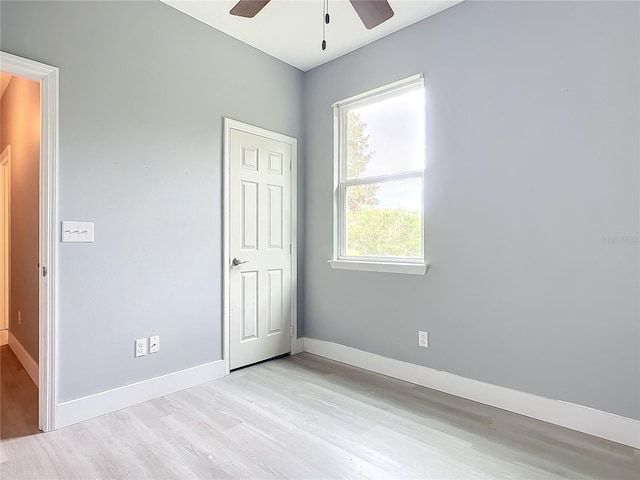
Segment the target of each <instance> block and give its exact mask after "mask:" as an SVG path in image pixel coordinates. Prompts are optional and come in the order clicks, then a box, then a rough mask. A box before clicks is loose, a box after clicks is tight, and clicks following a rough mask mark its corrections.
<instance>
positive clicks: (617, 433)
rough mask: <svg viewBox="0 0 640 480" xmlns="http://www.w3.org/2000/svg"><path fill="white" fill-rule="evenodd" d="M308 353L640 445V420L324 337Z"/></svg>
mask: <svg viewBox="0 0 640 480" xmlns="http://www.w3.org/2000/svg"><path fill="white" fill-rule="evenodd" d="M304 351H305V352H309V353H313V354H315V355H319V356H321V357H326V358H329V359H331V360H336V361H338V362H342V363H346V364H348V365H352V366H354V367H359V368H363V369H365V370H370V371H372V372H376V373H381V374H383V375H387V376H389V377H393V378H397V379H400V380H404V381H406V382H410V383H414V384H416V385H421V386H423V387H428V388H433V389H434V390H439V391H441V392H445V393H449V394H451V395H455V396H458V397H462V398H466V399H468V400H473V401H475V402H479V403H484V404H486V405H491V406H493V407H497V408H501V409H503V410H508V411H510V412H515V413H518V414H520V415H525V416H527V417H532V418H536V419H538V420H543V421H545V422H549V423H553V424H555V425H559V426H561V427H566V428H570V429H572V430H576V431H578V432H582V433H587V434H589V435H594V436H596V437H600V438H605V439H607V440H611V441H613V442H617V443H622V444H624V445H629V446H631V447H634V448H640V420H635V419H632V418H626V417H622V416H620V415H616V414H613V413H609V412H603V411H601V410H596V409H594V408H590V407H585V406H583V405H577V404H575V403H569V402H564V401H562V400H551V399H549V398H544V397H539V396H537V395H532V394H530V393H525V392H520V391H518V390H511V389H509V388H505V387H500V386H497V385H492V384H489V383H484V382H480V381H478V380H472V379H469V378H465V377H461V376H459V375H454V374H452V373H447V372H442V371H439V370H434V369H432V368H429V367H423V366H421V365H415V364H413V363H407V362H402V361H400V360H394V359H392V358H388V357H383V356H380V355H376V354H374V353H369V352H365V351H362V350H357V349H355V348H351V347H347V346H344V345H340V344H337V343H332V342H326V341H324V340H316V339H313V338H305V339H304Z"/></svg>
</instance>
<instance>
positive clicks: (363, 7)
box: [229, 0, 393, 50]
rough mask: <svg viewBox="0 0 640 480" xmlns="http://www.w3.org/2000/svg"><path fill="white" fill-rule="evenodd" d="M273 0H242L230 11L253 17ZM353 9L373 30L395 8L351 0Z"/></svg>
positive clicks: (382, 0)
mask: <svg viewBox="0 0 640 480" xmlns="http://www.w3.org/2000/svg"><path fill="white" fill-rule="evenodd" d="M270 1H271V0H240V1H239V2H238V3H236V5H235V6H234V7H233V8H232V9H231V10H230V11H229V13H230V14H231V15H236V16H238V17H246V18H253V17H255V16H256V15H257V14H258V12H259V11H260V10H262V9H263V8H264V7H265V6H266V5H267V3H269V2H270ZM349 2H351V5H352V6H353V9H354V10H355V11H356V13H357V14H358V16H359V17H360V20H362V23H364V26H365V27H366V28H367V30H371V29H372V28H375V27H377V26H378V25H380V24H381V23H383V22H386V21H387V20H389V19H390V18H391V17H393V10H392V9H391V5H389V2H388V1H387V0H349ZM328 3H329V2H328V0H324V16H323V23H325V24H328V23H329V13H328V8H329V7H328ZM325 48H326V42H325V41H324V32H323V40H322V49H323V50H324V49H325Z"/></svg>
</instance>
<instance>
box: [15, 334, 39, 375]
mask: <svg viewBox="0 0 640 480" xmlns="http://www.w3.org/2000/svg"><path fill="white" fill-rule="evenodd" d="M9 348H10V349H11V351H12V352H13V353H14V354H15V356H16V357H17V358H18V360H19V361H20V363H21V364H22V366H23V367H24V369H25V370H26V371H27V373H28V374H29V377H30V378H31V380H33V383H35V384H36V387H37V386H38V384H39V375H38V370H39V368H38V362H36V361H35V360H34V359H33V357H32V356H31V355H29V352H27V350H26V349H25V348H24V347H23V346H22V344H21V343H20V341H19V340H18V339H17V338H16V337H15V335H13V334H12V333H11V332H9Z"/></svg>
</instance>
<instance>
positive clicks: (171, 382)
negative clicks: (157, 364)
mask: <svg viewBox="0 0 640 480" xmlns="http://www.w3.org/2000/svg"><path fill="white" fill-rule="evenodd" d="M224 375H225V363H224V360H218V361H215V362H211V363H206V364H204V365H199V366H197V367H193V368H187V369H186V370H181V371H179V372H174V373H169V374H167V375H162V376H161V377H155V378H151V379H149V380H144V381H142V382H138V383H132V384H131V385H125V386H124V387H119V388H114V389H113V390H107V391H106V392H101V393H96V394H94V395H89V396H86V397H82V398H78V399H76V400H71V401H68V402H64V403H60V404H58V406H57V407H56V425H55V428H56V429H57V428H62V427H66V426H68V425H72V424H74V423H78V422H82V421H84V420H89V419H90V418H94V417H98V416H100V415H104V414H106V413H111V412H115V411H116V410H120V409H123V408H127V407H131V406H133V405H137V404H138V403H142V402H146V401H148V400H153V399H154V398H158V397H162V396H164V395H169V394H170V393H174V392H177V391H179V390H184V389H185V388H191V387H195V386H196V385H200V384H201V383H205V382H209V381H211V380H217V379H219V378H222V377H224Z"/></svg>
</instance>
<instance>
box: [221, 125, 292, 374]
mask: <svg viewBox="0 0 640 480" xmlns="http://www.w3.org/2000/svg"><path fill="white" fill-rule="evenodd" d="M231 130H238V131H241V132H245V133H250V134H253V135H259V136H261V137H265V138H269V139H271V140H276V141H278V142H283V143H287V144H289V145H291V326H292V327H293V335H292V336H291V353H292V354H295V353H299V352H300V351H301V349H300V348H298V342H297V339H298V140H296V139H295V138H293V137H289V136H287V135H282V134H280V133H275V132H272V131H270V130H265V129H264V128H260V127H255V126H253V125H249V124H248V123H242V122H239V121H237V120H232V119H230V118H226V117H225V119H224V147H223V148H224V154H223V162H224V164H223V170H222V178H223V186H222V195H223V200H222V216H223V227H222V270H223V274H222V279H223V280H222V292H223V299H222V330H223V341H222V358H223V359H224V363H225V375H229V371H230V369H229V342H230V335H229V327H230V324H229V321H230V320H229V319H230V308H231V303H230V288H231V283H230V280H229V273H230V270H229V266H230V265H231V258H230V255H229V252H230V235H231V229H230V221H229V218H230V213H231V203H230V201H229V196H230V191H231V190H230V187H231V186H230V177H231V168H230V167H231Z"/></svg>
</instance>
